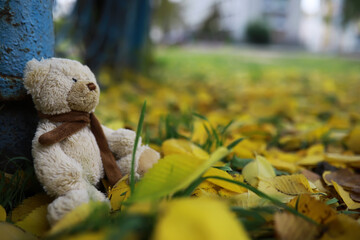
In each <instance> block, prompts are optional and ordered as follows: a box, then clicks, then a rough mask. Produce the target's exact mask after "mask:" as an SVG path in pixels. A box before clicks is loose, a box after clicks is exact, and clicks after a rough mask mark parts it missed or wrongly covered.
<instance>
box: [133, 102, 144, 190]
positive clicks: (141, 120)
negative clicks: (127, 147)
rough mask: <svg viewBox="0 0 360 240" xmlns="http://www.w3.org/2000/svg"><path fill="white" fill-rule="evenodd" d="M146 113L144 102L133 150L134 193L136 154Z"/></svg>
mask: <svg viewBox="0 0 360 240" xmlns="http://www.w3.org/2000/svg"><path fill="white" fill-rule="evenodd" d="M145 111H146V101H145V102H144V104H143V106H142V108H141V113H140V118H139V122H138V126H137V129H136V137H135V143H134V149H133V153H132V159H131V174H130V189H131V192H132V193H133V192H134V188H135V154H136V149H137V145H138V143H139V138H140V136H141V130H142V126H143V122H144V118H145Z"/></svg>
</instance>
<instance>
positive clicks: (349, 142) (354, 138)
mask: <svg viewBox="0 0 360 240" xmlns="http://www.w3.org/2000/svg"><path fill="white" fill-rule="evenodd" d="M359 143H360V126H356V127H355V128H354V129H353V130H352V131H351V132H350V133H349V135H348V136H347V139H346V140H345V144H346V146H347V147H348V148H349V149H350V150H351V151H353V152H354V153H360V144H359Z"/></svg>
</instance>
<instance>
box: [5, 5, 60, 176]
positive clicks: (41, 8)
mask: <svg viewBox="0 0 360 240" xmlns="http://www.w3.org/2000/svg"><path fill="white" fill-rule="evenodd" d="M52 4H53V0H0V169H2V170H4V171H7V172H14V171H15V170H16V169H17V168H19V167H21V166H23V164H24V163H25V161H23V159H21V158H17V159H14V157H26V158H28V159H31V140H32V138H33V136H34V133H35V130H36V125H37V121H38V119H37V114H36V110H35V108H34V106H33V103H32V101H31V98H30V97H29V96H28V95H26V91H25V89H24V87H23V84H22V78H23V70H24V67H25V64H26V62H27V61H29V60H31V59H32V58H37V59H41V58H42V57H43V58H48V57H52V56H53V46H54V33H53V22H52ZM9 159H12V161H11V162H9V161H8V160H9Z"/></svg>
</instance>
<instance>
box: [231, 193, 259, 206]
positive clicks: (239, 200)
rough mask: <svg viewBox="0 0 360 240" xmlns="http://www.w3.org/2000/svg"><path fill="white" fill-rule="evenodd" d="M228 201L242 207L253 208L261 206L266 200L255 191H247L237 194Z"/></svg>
mask: <svg viewBox="0 0 360 240" xmlns="http://www.w3.org/2000/svg"><path fill="white" fill-rule="evenodd" d="M230 202H231V203H232V204H233V205H235V206H239V207H242V208H253V207H259V206H263V205H264V203H265V202H266V201H265V200H264V199H262V198H261V197H259V196H258V195H256V194H255V193H253V192H251V191H248V192H245V193H241V194H237V195H235V196H233V197H232V198H231V199H230Z"/></svg>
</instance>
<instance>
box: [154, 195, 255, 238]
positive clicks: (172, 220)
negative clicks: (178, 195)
mask: <svg viewBox="0 0 360 240" xmlns="http://www.w3.org/2000/svg"><path fill="white" fill-rule="evenodd" d="M160 212H161V213H160V216H159V221H158V223H157V225H156V226H155V229H154V235H153V239H157V240H168V239H172V240H177V239H187V240H192V239H194V240H195V239H196V240H197V239H207V240H215V239H216V240H217V239H244V240H245V239H250V238H249V236H248V235H247V233H246V231H245V230H244V228H243V226H242V225H241V223H240V222H239V221H238V220H237V219H236V217H235V215H234V214H233V213H232V212H230V211H229V209H228V206H227V205H226V204H225V203H223V202H220V201H216V200H214V199H208V198H193V199H191V198H190V199H189V198H187V199H177V200H172V201H170V202H168V203H167V204H166V205H165V206H164V207H163V209H160Z"/></svg>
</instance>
